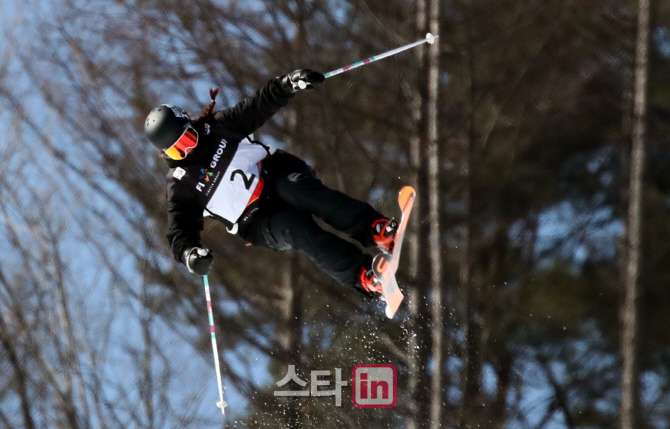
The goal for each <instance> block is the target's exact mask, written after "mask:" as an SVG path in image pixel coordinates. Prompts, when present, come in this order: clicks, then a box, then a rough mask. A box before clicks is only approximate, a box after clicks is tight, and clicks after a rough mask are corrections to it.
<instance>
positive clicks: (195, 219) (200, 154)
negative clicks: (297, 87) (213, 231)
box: [166, 78, 293, 263]
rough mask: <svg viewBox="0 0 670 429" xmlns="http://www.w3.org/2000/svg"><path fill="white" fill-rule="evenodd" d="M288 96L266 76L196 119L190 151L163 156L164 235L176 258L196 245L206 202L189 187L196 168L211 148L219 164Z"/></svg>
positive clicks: (207, 163) (208, 161)
mask: <svg viewBox="0 0 670 429" xmlns="http://www.w3.org/2000/svg"><path fill="white" fill-rule="evenodd" d="M292 97H293V94H292V93H290V92H289V91H287V90H286V89H284V88H283V87H282V85H281V83H280V78H275V79H272V80H270V81H269V82H268V83H267V84H266V85H265V86H263V87H262V88H261V89H259V90H258V91H257V92H256V93H255V94H254V95H253V96H252V97H249V98H247V99H245V100H243V101H241V102H240V103H238V104H237V105H236V106H235V107H232V108H230V109H227V110H222V111H218V112H215V113H212V114H211V115H210V116H208V117H207V118H204V119H203V120H201V121H199V122H198V123H197V124H196V125H195V129H196V130H197V132H198V135H199V138H198V145H197V146H196V148H195V149H194V150H193V152H191V153H190V154H189V155H188V156H187V157H186V158H185V159H183V160H181V161H173V160H166V162H167V164H168V166H169V167H170V171H169V172H168V174H167V199H168V233H167V239H168V243H169V244H170V248H171V250H172V254H173V255H174V257H175V259H176V260H177V261H179V262H182V263H183V262H184V261H183V253H184V251H185V250H186V249H188V248H190V247H196V246H197V247H199V246H200V231H202V229H203V224H204V222H203V212H204V210H205V205H206V202H205V201H204V200H203V195H204V193H200V192H197V190H196V189H195V187H196V186H197V182H198V174H199V173H198V172H201V171H204V170H203V169H207V168H209V167H211V165H214V164H215V163H213V162H212V160H213V157H214V156H215V155H216V154H217V151H219V156H216V161H217V162H216V164H217V165H215V169H222V168H223V169H225V168H226V163H230V159H231V158H232V156H233V155H234V153H235V150H236V148H237V145H238V144H239V143H240V141H241V140H243V139H244V138H245V137H247V136H249V135H250V134H252V133H253V132H254V131H256V130H257V129H258V128H260V127H261V126H262V125H263V124H264V123H265V122H266V121H267V120H268V119H270V118H271V117H272V115H274V114H275V113H277V111H278V110H279V109H280V108H281V107H283V106H286V104H287V103H288V101H289V99H291V98H292ZM224 142H225V143H224ZM215 171H216V170H215ZM200 179H202V177H200ZM215 186H216V185H215ZM214 217H215V218H217V219H218V220H220V221H222V222H223V223H224V224H225V225H226V226H228V227H230V226H232V223H231V222H228V221H226V220H225V219H223V218H220V217H217V216H214Z"/></svg>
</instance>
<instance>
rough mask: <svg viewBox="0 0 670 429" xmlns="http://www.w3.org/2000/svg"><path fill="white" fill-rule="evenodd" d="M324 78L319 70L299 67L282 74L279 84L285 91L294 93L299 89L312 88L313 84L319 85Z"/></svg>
mask: <svg viewBox="0 0 670 429" xmlns="http://www.w3.org/2000/svg"><path fill="white" fill-rule="evenodd" d="M325 80H326V77H325V76H324V75H322V74H321V73H319V72H315V71H312V70H310V69H300V70H296V71H293V72H291V73H289V74H287V75H286V76H282V78H281V85H282V88H284V90H286V91H287V92H290V93H294V92H298V91H301V90H307V91H309V90H312V89H314V85H320V84H322V83H323V82H324V81H325Z"/></svg>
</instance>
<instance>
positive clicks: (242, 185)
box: [207, 138, 268, 223]
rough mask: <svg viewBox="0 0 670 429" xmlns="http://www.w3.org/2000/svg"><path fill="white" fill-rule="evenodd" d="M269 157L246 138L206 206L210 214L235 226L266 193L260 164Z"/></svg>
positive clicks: (260, 147) (261, 148)
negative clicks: (248, 208) (249, 206)
mask: <svg viewBox="0 0 670 429" xmlns="http://www.w3.org/2000/svg"><path fill="white" fill-rule="evenodd" d="M266 156H268V152H267V151H266V150H265V148H264V147H263V146H261V145H259V144H254V143H251V142H249V140H248V139H246V138H245V139H244V140H242V141H241V142H240V143H239V145H238V147H237V151H236V152H235V156H234V157H233V159H232V161H231V162H230V165H229V166H228V168H227V169H226V171H225V172H224V173H223V177H222V178H221V180H219V184H218V186H217V188H216V189H215V190H214V195H212V197H211V198H210V200H209V203H207V210H209V211H210V212H212V213H214V214H215V215H218V216H221V217H222V218H224V219H226V220H227V221H229V222H231V223H236V222H237V220H238V219H239V218H240V216H242V213H243V212H244V209H246V208H247V206H248V205H249V204H251V203H252V202H254V201H255V200H256V199H258V197H259V196H260V194H261V191H262V190H263V180H261V178H260V175H261V168H260V162H261V161H262V160H263V159H264V158H265V157H266Z"/></svg>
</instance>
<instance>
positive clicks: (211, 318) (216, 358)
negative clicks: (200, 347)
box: [203, 276, 228, 415]
mask: <svg viewBox="0 0 670 429" xmlns="http://www.w3.org/2000/svg"><path fill="white" fill-rule="evenodd" d="M203 279H204V281H205V298H207V317H208V318H209V332H210V333H211V334H212V351H213V353H214V368H215V369H216V384H217V386H218V388H219V401H218V402H217V403H216V406H217V407H218V408H221V414H223V415H225V414H226V410H225V408H226V407H227V406H228V403H227V402H226V401H224V400H223V385H222V384H221V368H220V367H219V349H218V348H217V347H216V331H215V329H214V316H213V315H212V299H211V298H210V295H209V276H203Z"/></svg>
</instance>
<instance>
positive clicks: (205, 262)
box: [184, 247, 214, 276]
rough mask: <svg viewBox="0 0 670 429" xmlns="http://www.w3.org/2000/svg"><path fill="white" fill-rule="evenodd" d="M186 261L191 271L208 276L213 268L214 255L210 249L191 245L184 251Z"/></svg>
mask: <svg viewBox="0 0 670 429" xmlns="http://www.w3.org/2000/svg"><path fill="white" fill-rule="evenodd" d="M184 263H185V264H186V267H187V268H188V270H189V271H190V272H192V273H193V274H197V275H199V276H206V275H207V274H209V271H210V270H211V269H212V264H213V263H214V256H212V252H210V251H209V249H203V248H201V247H191V248H190V249H186V250H185V251H184Z"/></svg>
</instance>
